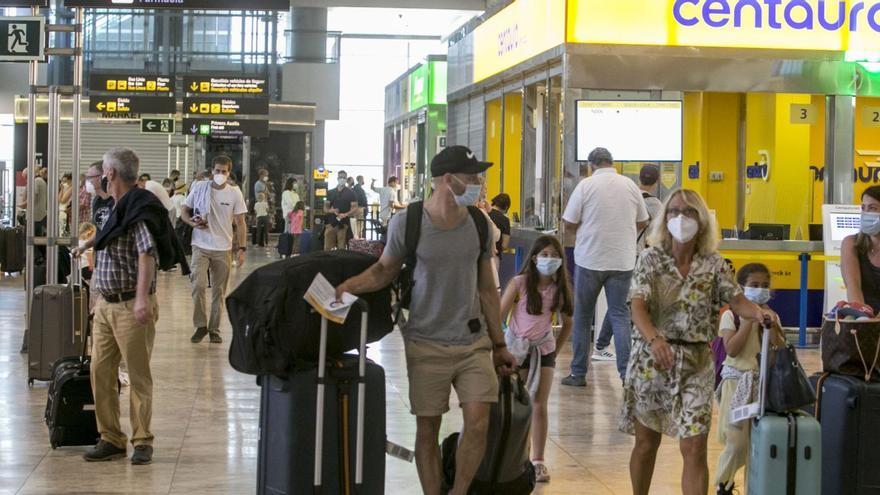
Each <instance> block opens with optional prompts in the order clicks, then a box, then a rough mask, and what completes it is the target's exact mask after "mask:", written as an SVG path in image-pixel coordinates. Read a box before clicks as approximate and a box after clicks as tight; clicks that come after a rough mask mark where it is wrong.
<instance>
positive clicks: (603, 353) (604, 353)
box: [593, 348, 617, 361]
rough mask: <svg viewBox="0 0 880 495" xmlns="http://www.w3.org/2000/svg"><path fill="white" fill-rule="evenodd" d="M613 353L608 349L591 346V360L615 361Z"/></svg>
mask: <svg viewBox="0 0 880 495" xmlns="http://www.w3.org/2000/svg"><path fill="white" fill-rule="evenodd" d="M616 360H617V358H616V357H614V353H613V352H611V351H609V350H608V349H599V348H593V361H616Z"/></svg>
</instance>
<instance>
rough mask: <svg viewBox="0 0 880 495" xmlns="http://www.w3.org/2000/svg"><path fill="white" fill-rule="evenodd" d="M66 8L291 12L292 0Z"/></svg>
mask: <svg viewBox="0 0 880 495" xmlns="http://www.w3.org/2000/svg"><path fill="white" fill-rule="evenodd" d="M64 6H65V7H96V8H102V9H113V8H116V9H196V10H209V9H215V10H217V9H219V10H290V0H247V1H242V0H64Z"/></svg>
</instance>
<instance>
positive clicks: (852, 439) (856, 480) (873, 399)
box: [811, 373, 880, 495]
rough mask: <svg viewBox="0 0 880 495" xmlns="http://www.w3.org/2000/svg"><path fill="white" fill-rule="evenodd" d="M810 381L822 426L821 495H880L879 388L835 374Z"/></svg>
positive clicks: (853, 378)
mask: <svg viewBox="0 0 880 495" xmlns="http://www.w3.org/2000/svg"><path fill="white" fill-rule="evenodd" d="M811 381H813V382H815V384H816V395H817V397H818V399H817V402H816V419H817V420H819V423H820V424H821V425H822V495H880V469H878V467H880V449H878V448H877V446H876V444H877V442H878V440H880V383H878V382H868V381H865V380H862V379H861V378H859V377H856V376H850V375H840V374H834V373H822V374H817V375H813V376H812V377H811Z"/></svg>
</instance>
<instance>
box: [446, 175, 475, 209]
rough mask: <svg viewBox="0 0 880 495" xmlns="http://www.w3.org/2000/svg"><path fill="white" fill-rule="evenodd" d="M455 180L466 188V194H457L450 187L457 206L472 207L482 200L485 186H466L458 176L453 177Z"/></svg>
mask: <svg viewBox="0 0 880 495" xmlns="http://www.w3.org/2000/svg"><path fill="white" fill-rule="evenodd" d="M452 177H453V178H454V179H455V180H457V181H458V183H459V184H461V185H463V186H464V194H460V195H459V194H455V191H453V190H452V188H451V187H450V188H449V190H450V191H452V195H453V196H454V197H455V204H457V205H458V206H468V205H472V204H474V203H476V202H477V200H478V199H480V193H481V192H482V191H483V186H481V185H480V184H465V183H464V182H462V180H461V179H459V178H458V177H456V176H454V175H453V176H452Z"/></svg>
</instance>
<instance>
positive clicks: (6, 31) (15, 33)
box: [0, 17, 46, 62]
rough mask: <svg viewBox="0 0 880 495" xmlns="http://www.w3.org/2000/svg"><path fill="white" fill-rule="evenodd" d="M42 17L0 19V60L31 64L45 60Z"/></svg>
mask: <svg viewBox="0 0 880 495" xmlns="http://www.w3.org/2000/svg"><path fill="white" fill-rule="evenodd" d="M45 23H46V19H45V18H43V17H0V60H2V61H6V62H31V61H40V60H43V59H45V55H44V52H43V49H44V47H45V45H46V38H45V34H44V33H45V32H46V29H45Z"/></svg>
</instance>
